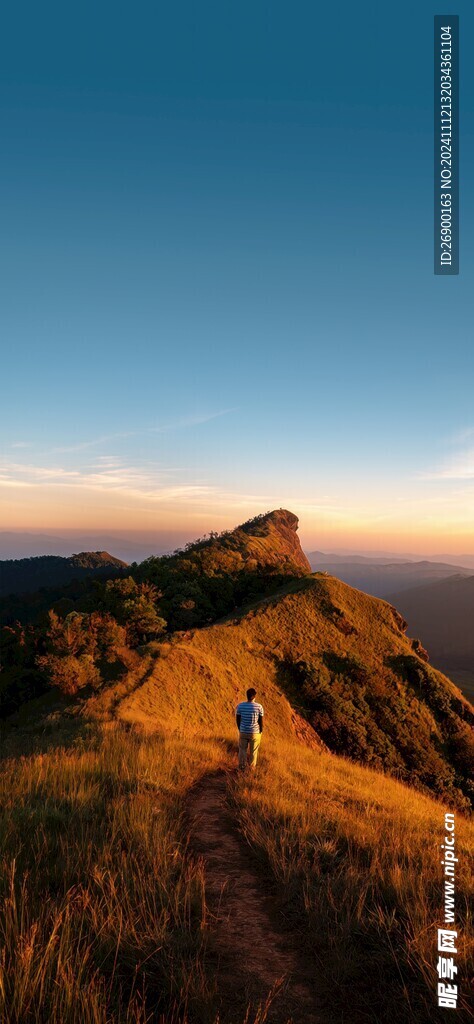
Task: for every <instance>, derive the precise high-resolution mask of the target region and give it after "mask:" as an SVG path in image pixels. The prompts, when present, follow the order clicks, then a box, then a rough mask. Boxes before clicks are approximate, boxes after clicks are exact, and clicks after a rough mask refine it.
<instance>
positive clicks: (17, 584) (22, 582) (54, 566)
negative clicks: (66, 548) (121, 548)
mask: <svg viewBox="0 0 474 1024" xmlns="http://www.w3.org/2000/svg"><path fill="white" fill-rule="evenodd" d="M126 564H127V563H126V562H122V561H121V559H120V558H115V556H114V555H109V553H108V551H82V552H81V553H80V554H77V555H71V556H70V558H62V557H61V556H60V555H39V556H38V557H36V558H18V559H8V560H6V561H1V562H0V597H5V596H6V595H8V594H29V593H32V592H33V591H36V590H40V589H41V588H42V587H57V586H63V585H65V584H67V583H70V582H71V580H73V579H76V580H79V579H84V578H86V577H88V576H97V575H99V576H100V575H104V574H109V575H110V573H111V570H112V572H113V571H114V570H122V569H124V568H126Z"/></svg>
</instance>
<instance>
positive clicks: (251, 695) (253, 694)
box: [247, 689, 257, 700]
mask: <svg viewBox="0 0 474 1024" xmlns="http://www.w3.org/2000/svg"><path fill="white" fill-rule="evenodd" d="M256 696H257V691H256V690H252V689H250V690H247V700H253V698H254V697H256Z"/></svg>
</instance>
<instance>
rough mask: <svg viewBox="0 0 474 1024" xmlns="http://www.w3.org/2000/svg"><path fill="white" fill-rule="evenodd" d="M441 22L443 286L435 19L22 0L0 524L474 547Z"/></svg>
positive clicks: (362, 545) (467, 362)
mask: <svg viewBox="0 0 474 1024" xmlns="http://www.w3.org/2000/svg"><path fill="white" fill-rule="evenodd" d="M457 11H458V13H459V15H460V33H461V185H460V191H461V231H460V238H461V248H460V268H461V272H460V275H459V277H436V276H434V274H433V256H432V252H433V226H432V206H433V171H432V151H433V96H432V91H433V84H432V83H433V70H432V65H433V14H434V13H438V10H437V8H436V7H435V6H434V5H433V4H431V3H427V2H424V0H422V2H419V3H417V4H416V5H413V4H408V3H406V2H404V0H402V2H401V3H399V4H397V7H396V9H395V8H393V7H392V8H390V7H388V8H385V6H384V5H378V4H377V5H376V4H375V3H374V4H370V3H366V4H365V5H363V6H362V7H360V6H359V7H356V8H354V6H353V5H349V4H348V3H345V4H344V3H343V4H339V5H337V6H333V7H332V8H329V9H328V8H327V7H325V8H321V10H319V9H318V6H317V5H315V4H314V3H310V2H309V0H304V2H303V0H299V2H298V0H296V2H295V3H293V4H292V5H291V7H290V5H288V4H283V3H281V2H279V0H274V2H273V3H272V4H269V3H264V2H262V0H252V2H248V0H241V2H240V3H239V4H233V5H229V4H223V3H222V2H219V3H218V2H217V0H216V2H209V0H203V2H202V3H200V4H199V5H197V4H193V3H190V2H189V0H182V2H181V3H180V4H179V5H172V4H169V3H161V2H156V0H155V2H154V3H147V2H143V0H138V2H137V3H136V4H134V5H133V7H132V6H131V5H130V4H127V5H125V4H123V3H120V2H114V3H113V4H112V3H109V2H108V0H102V2H101V3H100V4H92V3H90V2H88V0H85V2H84V3H83V4H81V5H80V7H75V8H72V7H70V6H68V5H64V4H58V3H49V4H47V5H38V4H33V3H31V2H30V0H27V2H26V3H25V4H23V5H21V6H18V5H17V6H16V8H15V5H10V6H9V9H8V10H6V12H5V16H4V18H5V21H4V27H3V28H4V30H3V39H2V43H1V47H2V50H1V60H0V79H1V82H0V85H1V88H0V127H1V137H2V140H3V156H2V161H1V166H0V178H1V192H2V199H3V202H2V207H3V209H2V232H1V241H0V282H1V283H0V289H1V302H0V336H1V339H2V340H1V346H2V349H1V350H2V367H1V368H2V385H1V395H2V401H1V408H0V427H1V448H0V531H2V530H3V531H11V530H28V531H36V532H37V533H40V532H48V531H49V532H55V531H59V530H77V531H82V533H84V531H94V532H95V534H97V533H98V532H99V533H100V531H103V532H107V531H108V532H110V531H119V532H121V534H122V535H123V534H124V533H128V534H129V535H130V536H131V535H132V534H133V536H135V537H140V535H143V536H145V535H146V536H147V537H148V536H151V535H153V536H156V537H157V538H158V537H159V536H163V537H164V536H166V537H167V546H169V543H168V541H169V538H170V537H171V538H172V537H176V539H177V540H179V542H181V541H182V539H183V538H188V539H192V538H194V537H196V536H199V535H202V534H203V533H206V532H208V531H209V530H221V529H227V528H229V527H232V526H234V525H236V524H237V523H239V522H242V521H243V520H245V519H247V518H249V517H251V516H253V515H256V514H258V513H260V512H265V511H267V510H269V509H271V508H279V507H285V508H289V509H291V510H292V511H294V512H295V513H296V514H297V515H298V516H299V518H300V534H301V539H302V541H303V543H304V545H305V547H306V548H307V549H311V548H319V549H322V550H334V549H336V550H337V549H342V548H345V549H348V548H351V549H354V550H368V549H369V550H382V549H389V550H391V551H407V550H410V551H411V550H416V551H422V552H423V551H425V552H426V551H433V552H436V551H443V552H453V553H455V552H464V551H474V516H473V513H474V490H473V488H474V403H473V401H472V396H473V391H474V346H473V344H472V298H471V296H472V280H473V252H472V243H471V240H472V237H473V231H472V228H473V212H474V211H473V195H472V190H471V191H470V190H469V187H468V183H469V182H470V180H472V173H473V167H472V164H473V157H474V139H473V98H474V88H473V80H472V76H473V74H474V69H473V66H472V61H471V62H469V53H470V52H472V38H473V27H474V15H473V12H472V9H471V6H470V5H468V4H467V2H466V3H463V4H462V5H461V6H459V5H458V7H457ZM469 63H470V65H471V66H470V67H469ZM38 553H40V552H38Z"/></svg>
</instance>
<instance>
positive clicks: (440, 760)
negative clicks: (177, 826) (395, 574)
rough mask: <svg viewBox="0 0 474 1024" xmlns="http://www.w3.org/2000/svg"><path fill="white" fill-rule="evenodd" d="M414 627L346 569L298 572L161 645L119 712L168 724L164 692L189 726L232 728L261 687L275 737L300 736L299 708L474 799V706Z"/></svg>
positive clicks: (349, 748) (346, 747) (348, 747)
mask: <svg viewBox="0 0 474 1024" xmlns="http://www.w3.org/2000/svg"><path fill="white" fill-rule="evenodd" d="M404 626H405V624H404V622H403V620H402V619H401V617H400V616H399V615H398V613H397V612H396V611H395V610H394V609H393V608H392V607H391V606H390V605H388V604H386V603H385V602H383V601H380V600H378V599H376V598H371V597H369V596H368V595H366V594H362V593H361V592H360V591H357V590H353V589H352V588H350V587H348V586H347V585H345V584H343V583H341V582H340V581H339V580H335V579H332V578H329V577H325V576H322V575H321V576H320V575H314V576H309V577H306V578H304V579H300V580H292V582H291V583H289V584H287V586H286V587H284V588H282V589H281V590H280V591H279V592H278V593H277V594H275V595H272V596H271V597H269V598H267V599H265V600H264V601H261V602H258V603H257V604H256V605H255V606H254V607H252V608H250V610H248V611H247V612H244V613H242V614H240V615H238V616H235V617H232V618H228V619H226V620H224V621H222V622H221V623H216V624H214V625H212V626H210V627H207V628H205V629H201V630H195V631H192V630H191V631H188V633H184V634H176V635H175V636H174V637H173V638H172V639H171V641H170V642H168V643H164V644H160V645H159V646H158V647H157V649H156V654H157V657H156V660H155V662H154V663H152V664H151V665H150V667H149V669H148V670H147V675H146V678H145V680H144V681H143V682H142V683H140V682H137V683H135V684H134V687H133V690H132V692H131V693H130V694H128V695H123V697H121V698H120V699H119V700H118V701H117V709H116V711H117V715H118V716H119V717H120V718H121V719H122V720H125V721H130V722H137V721H138V722H141V723H142V724H145V725H146V726H148V727H149V728H155V727H156V726H157V725H158V726H159V727H163V726H164V724H165V723H164V721H163V717H162V714H161V710H160V709H161V707H162V706H163V701H165V704H166V722H167V723H168V726H169V728H174V727H176V726H178V725H179V724H181V723H182V721H183V716H185V718H186V722H187V725H188V728H189V729H190V730H196V729H200V730H203V729H204V730H207V731H208V732H209V730H213V731H217V732H218V733H222V731H223V730H224V731H225V730H226V728H232V724H233V711H234V708H235V705H236V703H237V702H238V700H240V699H242V695H243V693H244V691H245V689H246V688H247V687H248V686H254V687H255V689H256V690H257V692H258V695H259V699H260V700H261V702H262V703H263V704H264V706H265V709H266V714H267V728H266V735H268V741H269V742H272V741H273V740H274V739H275V738H281V739H283V738H285V737H287V736H288V735H292V731H294V728H295V727H296V726H295V721H296V713H298V723H302V722H303V723H305V724H306V731H307V732H308V726H310V727H312V730H314V731H313V732H312V735H313V736H314V737H315V738H316V736H317V737H319V738H320V739H321V740H322V741H323V742H324V744H325V745H327V747H328V748H329V749H331V750H332V751H334V752H336V753H341V754H345V755H346V756H348V757H350V758H351V759H352V760H356V761H359V762H362V763H366V764H369V765H372V766H373V767H377V768H383V769H384V770H386V771H389V772H391V773H392V774H393V775H395V776H396V777H397V778H399V779H402V780H404V781H406V782H409V783H411V784H412V785H417V786H418V787H421V788H424V789H425V790H428V791H431V792H433V793H436V794H439V795H442V796H444V797H446V798H448V797H449V799H450V800H451V801H452V802H453V803H454V804H455V805H456V806H457V807H459V808H464V809H468V807H469V806H470V800H471V799H472V783H471V781H470V779H471V778H472V772H471V769H472V766H473V761H472V754H473V746H472V724H473V722H474V709H473V708H472V706H471V705H470V704H469V702H468V701H467V700H466V699H465V698H464V697H463V695H462V694H461V692H460V691H459V690H458V689H457V688H456V687H455V686H454V684H452V683H451V682H450V681H449V680H448V679H446V678H445V677H444V676H442V675H441V674H440V673H439V672H437V671H436V670H434V669H432V668H430V666H429V665H427V663H426V661H425V660H424V652H423V649H422V648H419V646H418V645H417V644H416V641H415V642H414V641H411V640H410V639H409V638H407V637H406V636H405V633H404ZM420 654H421V655H423V656H420ZM107 699H108V698H107V696H106V695H104V696H101V695H99V696H98V697H97V698H95V701H94V706H95V707H96V708H99V707H100V705H101V702H104V701H105V702H107ZM298 727H299V726H298Z"/></svg>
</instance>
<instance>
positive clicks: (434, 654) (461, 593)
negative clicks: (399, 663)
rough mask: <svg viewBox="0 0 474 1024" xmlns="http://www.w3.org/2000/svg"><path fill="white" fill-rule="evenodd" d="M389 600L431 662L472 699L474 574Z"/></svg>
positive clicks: (473, 684)
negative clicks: (451, 678)
mask: <svg viewBox="0 0 474 1024" xmlns="http://www.w3.org/2000/svg"><path fill="white" fill-rule="evenodd" d="M392 600H393V602H394V603H396V605H397V608H399V610H400V611H401V612H402V614H403V615H404V616H405V618H406V619H407V620H408V623H409V628H410V631H411V632H415V633H416V635H417V636H419V637H420V640H421V641H422V643H423V644H425V645H426V646H428V648H429V651H430V657H431V660H432V661H433V662H434V663H435V664H436V665H438V666H439V667H440V668H442V669H443V671H445V672H448V673H449V674H450V675H451V676H452V677H453V678H454V679H455V680H459V684H460V685H463V686H464V689H466V691H467V692H470V693H471V694H472V695H473V696H474V629H473V622H474V575H471V576H465V575H462V574H459V575H457V576H450V577H449V578H448V579H445V580H437V581H435V582H431V583H426V584H424V585H423V586H419V587H416V588H414V589H412V590H409V591H408V590H405V591H403V592H400V593H399V594H396V595H395V596H394V597H393V598H392Z"/></svg>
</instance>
